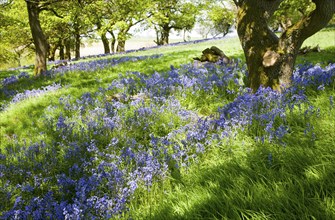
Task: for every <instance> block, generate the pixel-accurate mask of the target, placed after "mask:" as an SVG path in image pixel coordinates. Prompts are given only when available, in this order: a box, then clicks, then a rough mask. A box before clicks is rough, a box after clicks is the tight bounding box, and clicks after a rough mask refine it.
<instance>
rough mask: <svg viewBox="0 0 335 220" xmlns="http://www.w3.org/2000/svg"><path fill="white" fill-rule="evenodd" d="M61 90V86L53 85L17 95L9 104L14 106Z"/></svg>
mask: <svg viewBox="0 0 335 220" xmlns="http://www.w3.org/2000/svg"><path fill="white" fill-rule="evenodd" d="M60 88H62V86H61V85H60V84H57V83H54V84H52V85H48V86H45V87H42V88H41V89H32V90H26V91H24V92H23V93H17V94H16V95H15V96H14V97H13V99H12V100H11V101H10V102H9V103H10V104H13V103H17V102H20V101H22V100H25V99H29V98H33V97H38V96H41V95H43V94H46V93H49V92H54V91H56V90H58V89H60Z"/></svg>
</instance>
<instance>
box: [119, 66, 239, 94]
mask: <svg viewBox="0 0 335 220" xmlns="http://www.w3.org/2000/svg"><path fill="white" fill-rule="evenodd" d="M243 72H245V66H244V65H241V64H240V62H239V61H236V62H235V63H233V64H230V65H225V64H219V63H206V64H204V65H201V64H197V63H194V64H187V65H183V66H182V67H181V68H179V69H177V68H175V67H174V66H171V69H170V71H168V72H165V73H158V72H155V73H154V74H152V75H150V76H147V75H146V74H142V73H139V72H133V73H128V75H126V76H125V77H122V79H121V80H119V83H121V84H122V85H121V87H124V88H125V93H127V94H135V93H139V92H142V93H145V94H147V95H148V96H149V97H151V98H154V97H168V96H170V95H172V94H175V93H176V92H179V93H186V92H190V93H197V92H204V93H207V94H214V93H224V94H231V93H237V92H238V91H239V89H240V88H241V87H242V86H243V85H244V82H243V78H244V74H243Z"/></svg>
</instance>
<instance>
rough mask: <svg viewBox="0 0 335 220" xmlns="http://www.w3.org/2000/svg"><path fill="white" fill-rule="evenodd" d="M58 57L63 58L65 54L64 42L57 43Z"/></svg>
mask: <svg viewBox="0 0 335 220" xmlns="http://www.w3.org/2000/svg"><path fill="white" fill-rule="evenodd" d="M59 59H60V60H65V54H64V44H62V43H60V44H59Z"/></svg>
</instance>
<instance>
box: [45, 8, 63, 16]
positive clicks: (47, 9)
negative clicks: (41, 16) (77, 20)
mask: <svg viewBox="0 0 335 220" xmlns="http://www.w3.org/2000/svg"><path fill="white" fill-rule="evenodd" d="M39 10H40V12H41V11H51V12H52V13H53V14H54V15H55V16H56V17H58V18H64V17H63V16H61V15H59V14H58V13H57V12H56V11H55V10H54V9H53V8H48V7H46V8H40V9H39Z"/></svg>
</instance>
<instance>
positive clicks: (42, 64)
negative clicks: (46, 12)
mask: <svg viewBox="0 0 335 220" xmlns="http://www.w3.org/2000/svg"><path fill="white" fill-rule="evenodd" d="M26 3H27V9H28V17H29V26H30V29H31V34H32V37H33V41H34V45H35V68H34V74H35V76H38V75H41V74H42V73H43V72H45V71H46V70H47V63H46V60H47V53H48V44H47V40H46V37H45V35H44V33H43V30H42V28H41V24H40V19H39V13H40V9H39V8H38V5H37V3H35V2H31V1H26Z"/></svg>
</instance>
